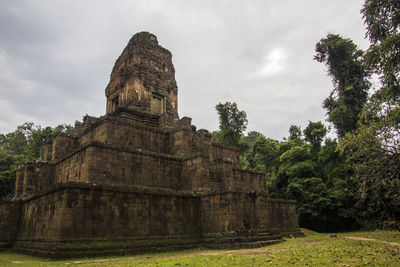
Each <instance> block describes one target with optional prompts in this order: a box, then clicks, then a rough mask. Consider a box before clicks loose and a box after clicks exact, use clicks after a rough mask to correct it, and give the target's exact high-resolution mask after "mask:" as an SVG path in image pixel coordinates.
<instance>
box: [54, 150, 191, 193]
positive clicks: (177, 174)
mask: <svg viewBox="0 0 400 267" xmlns="http://www.w3.org/2000/svg"><path fill="white" fill-rule="evenodd" d="M181 172H182V158H179V157H174V156H169V155H166V154H159V153H152V152H145V151H140V150H120V149H116V148H114V147H111V146H108V145H105V144H101V143H92V144H88V146H86V147H85V148H84V149H82V150H81V151H79V152H77V153H75V154H74V155H72V156H70V157H68V158H67V159H65V160H63V161H62V162H60V163H58V164H57V165H56V180H57V182H60V181H88V182H93V183H105V184H129V185H142V186H149V187H159V188H172V189H179V188H181V187H182V182H183V181H182V179H185V178H186V177H182V176H181Z"/></svg>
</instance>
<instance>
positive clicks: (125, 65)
mask: <svg viewBox="0 0 400 267" xmlns="http://www.w3.org/2000/svg"><path fill="white" fill-rule="evenodd" d="M171 59H172V55H171V53H170V52H169V51H168V50H167V49H165V48H163V47H161V46H160V45H158V42H157V37H156V36H155V35H153V34H151V33H148V32H140V33H138V34H135V35H134V36H133V37H132V38H131V39H130V41H129V43H128V45H127V46H126V47H125V49H124V51H123V52H122V54H121V55H120V56H119V58H118V59H117V61H116V62H115V65H114V68H113V70H112V72H111V76H110V82H109V84H108V86H107V88H106V97H107V108H106V113H107V114H111V113H113V112H114V111H116V110H117V109H118V108H120V107H129V108H130V109H137V110H140V111H144V112H146V113H151V114H157V115H158V114H164V113H169V114H170V115H173V116H172V117H174V118H177V117H178V105H177V101H178V97H177V95H178V87H177V85H176V81H175V69H174V66H173V65H172V60H171Z"/></svg>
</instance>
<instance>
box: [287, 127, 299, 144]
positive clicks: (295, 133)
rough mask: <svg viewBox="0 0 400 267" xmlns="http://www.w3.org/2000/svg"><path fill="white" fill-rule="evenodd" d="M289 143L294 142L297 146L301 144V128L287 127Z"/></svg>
mask: <svg viewBox="0 0 400 267" xmlns="http://www.w3.org/2000/svg"><path fill="white" fill-rule="evenodd" d="M288 140H289V141H295V142H296V143H298V144H301V143H302V140H301V127H300V126H297V125H290V127H289V138H288Z"/></svg>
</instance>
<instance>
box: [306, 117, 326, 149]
mask: <svg viewBox="0 0 400 267" xmlns="http://www.w3.org/2000/svg"><path fill="white" fill-rule="evenodd" d="M303 133H304V140H306V142H308V143H310V144H311V145H312V146H313V150H315V154H317V153H318V151H319V149H320V147H321V143H322V141H323V140H324V137H325V135H326V133H327V130H326V127H325V125H323V124H322V122H320V121H318V122H312V121H310V122H309V123H308V126H307V127H306V128H305V129H304V131H303Z"/></svg>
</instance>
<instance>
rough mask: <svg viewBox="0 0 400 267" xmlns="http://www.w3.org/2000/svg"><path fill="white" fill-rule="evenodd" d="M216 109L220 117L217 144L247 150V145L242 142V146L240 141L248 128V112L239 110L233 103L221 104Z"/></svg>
mask: <svg viewBox="0 0 400 267" xmlns="http://www.w3.org/2000/svg"><path fill="white" fill-rule="evenodd" d="M215 108H216V110H217V112H218V116H219V131H218V132H217V133H216V141H217V143H220V144H225V145H229V146H234V147H236V148H238V149H240V150H241V151H243V150H245V149H246V148H245V147H244V146H245V143H243V142H242V144H241V142H240V141H241V138H242V137H243V132H244V131H245V130H246V128H247V122H248V121H247V115H246V112H245V111H240V110H238V107H237V104H236V103H231V102H226V103H225V104H221V103H219V104H218V105H216V106H215ZM243 145H244V146H243Z"/></svg>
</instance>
